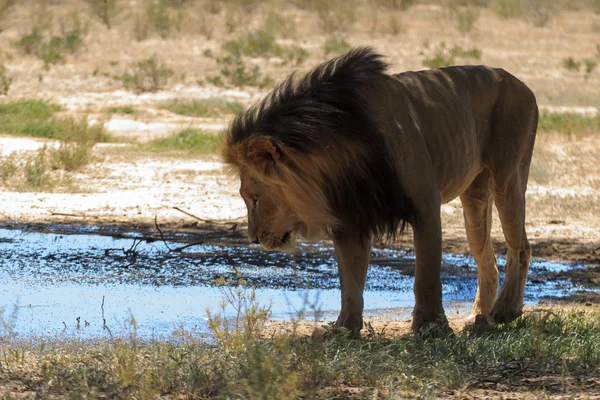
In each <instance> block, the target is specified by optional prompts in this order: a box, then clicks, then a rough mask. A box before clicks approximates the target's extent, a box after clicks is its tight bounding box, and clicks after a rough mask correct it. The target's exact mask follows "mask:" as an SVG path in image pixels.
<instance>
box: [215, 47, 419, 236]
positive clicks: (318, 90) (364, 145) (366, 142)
mask: <svg viewBox="0 0 600 400" xmlns="http://www.w3.org/2000/svg"><path fill="white" fill-rule="evenodd" d="M382 58H383V57H382V56H381V55H380V54H378V53H376V52H374V51H373V50H372V49H371V48H369V47H365V48H355V49H353V50H351V51H350V52H348V53H347V54H345V55H343V56H340V57H337V58H334V59H332V60H330V61H327V62H325V63H323V64H321V65H319V66H317V67H316V68H314V69H313V70H312V71H310V72H309V73H308V74H307V75H305V76H304V77H303V78H301V79H298V78H297V77H296V75H295V74H292V75H290V76H289V77H288V78H287V79H285V80H284V81H283V82H282V83H281V84H279V85H278V86H277V87H276V88H275V89H274V90H273V91H272V92H271V93H270V94H269V95H268V96H267V97H265V99H263V100H262V101H261V102H259V103H258V104H255V105H253V106H252V107H250V108H248V109H247V110H245V111H243V112H241V113H240V114H238V115H237V116H236V117H235V118H234V119H233V121H232V123H231V126H230V129H229V131H228V132H227V134H226V136H225V149H226V150H225V154H226V152H227V149H228V148H229V149H231V148H234V147H235V146H236V145H240V144H242V143H244V142H246V141H248V140H250V139H253V138H256V137H260V136H263V137H268V138H271V139H272V140H273V141H274V142H275V143H280V144H282V149H281V152H282V161H284V162H287V163H288V166H289V168H290V170H292V171H294V173H295V174H297V175H298V177H299V180H301V181H302V180H304V181H307V182H308V181H311V179H307V178H306V177H303V176H302V174H303V173H304V174H320V175H321V176H320V178H319V179H317V180H318V181H319V182H321V183H322V186H324V187H322V188H319V189H320V190H322V191H323V192H324V196H325V197H326V198H327V202H328V207H329V209H330V211H331V213H333V214H334V217H335V219H336V220H337V221H339V222H340V226H337V227H335V229H339V230H343V231H355V230H358V231H359V232H361V233H362V234H364V235H365V236H370V237H376V238H377V237H382V236H385V237H393V236H395V235H396V234H397V233H398V231H399V230H400V231H401V229H402V228H403V227H404V223H405V222H406V221H411V220H413V218H414V215H415V211H414V207H413V205H412V203H411V201H410V200H409V199H408V198H407V197H406V195H405V193H404V190H403V188H402V182H401V181H400V178H399V175H398V172H397V169H396V168H397V167H396V161H395V158H394V155H393V153H392V151H391V149H390V148H389V146H388V145H387V139H386V137H385V135H384V133H383V132H382V130H381V128H380V126H378V124H377V122H376V121H375V119H374V118H373V116H372V111H371V109H370V105H369V104H367V101H366V100H365V97H364V96H363V93H365V91H368V90H369V89H370V88H371V86H370V83H371V82H373V81H375V80H378V79H382V78H383V77H384V74H385V71H386V69H387V64H386V63H385V62H384V61H382ZM286 150H288V151H290V153H294V154H296V156H294V157H296V158H298V155H300V157H302V155H306V156H309V155H319V156H320V157H321V160H323V161H322V162H321V163H320V164H319V165H318V166H315V167H313V168H312V169H311V171H310V172H309V171H305V170H298V168H299V167H300V166H299V164H298V162H296V161H297V160H294V158H293V157H288V159H287V160H286V158H285V157H286ZM225 159H226V161H227V162H229V163H234V161H233V158H232V157H227V156H225ZM292 164H294V165H292ZM294 168H296V170H294ZM312 181H313V182H314V181H315V180H314V179H313V180H312ZM307 189H308V187H307ZM311 206H316V205H311V204H306V207H311Z"/></svg>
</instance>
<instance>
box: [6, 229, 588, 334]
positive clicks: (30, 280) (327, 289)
mask: <svg viewBox="0 0 600 400" xmlns="http://www.w3.org/2000/svg"><path fill="white" fill-rule="evenodd" d="M87 231H88V233H85V234H59V233H36V232H26V231H23V230H18V229H15V230H13V229H0V310H2V309H4V320H5V321H9V322H10V321H11V317H10V315H11V314H13V313H14V314H15V316H16V318H15V320H14V329H13V332H16V334H18V336H19V337H22V338H23V337H28V336H31V337H35V336H45V335H48V336H56V335H68V336H77V337H101V336H107V335H121V334H124V333H127V332H129V331H130V330H131V329H132V324H131V316H133V317H134V318H135V320H136V323H137V333H138V334H139V335H140V336H142V337H147V338H153V337H160V336H168V335H170V334H171V333H172V332H173V331H174V330H175V329H184V330H188V331H189V330H199V331H205V330H206V317H207V313H206V309H207V308H210V309H212V310H217V309H218V308H219V307H220V304H221V301H222V299H223V298H224V296H225V295H224V293H225V291H226V290H227V288H226V287H223V286H220V285H219V284H217V282H216V281H217V280H219V279H225V280H226V281H228V282H230V284H231V285H235V284H237V283H239V282H240V281H245V282H246V284H247V286H253V287H255V288H256V294H257V299H258V301H259V302H260V303H261V304H263V305H266V306H268V305H270V307H271V312H272V314H273V318H276V319H290V318H298V316H299V313H300V314H301V315H302V317H303V318H307V319H312V318H315V317H319V318H325V319H328V320H333V319H335V316H336V315H337V312H338V311H339V306H340V293H339V283H338V276H337V266H336V263H335V260H334V253H333V249H332V248H330V247H327V246H316V245H309V244H301V245H300V246H299V249H298V252H297V253H296V254H293V255H290V254H283V253H279V252H268V251H264V250H261V249H260V247H258V246H254V245H251V246H243V245H225V244H222V245H219V244H203V245H197V246H193V247H189V248H187V249H185V250H184V251H182V252H172V251H169V248H167V244H165V243H163V242H162V241H154V242H152V241H150V242H148V241H145V240H143V239H139V238H140V237H141V236H139V235H136V234H131V235H129V237H127V238H113V237H110V236H102V235H98V234H94V233H93V231H94V229H93V228H88V229H87ZM90 232H91V233H90ZM126 236H127V235H126ZM181 245H182V244H181V243H172V242H171V243H169V242H168V246H169V247H170V248H171V249H173V248H176V247H178V246H181ZM498 262H499V266H502V265H503V263H504V260H503V259H499V260H498ZM573 268H581V267H580V266H573V265H567V264H559V263H554V262H547V261H534V262H532V266H531V272H530V278H529V280H528V284H527V287H526V296H525V299H526V302H528V303H530V304H531V303H536V302H537V301H538V299H539V298H540V297H543V296H564V295H568V294H569V293H570V292H571V291H573V290H574V289H578V288H575V287H574V286H573V284H571V283H569V282H564V281H556V280H553V279H549V277H550V276H551V274H552V273H556V272H560V271H566V270H569V269H573ZM442 271H443V293H444V302H445V304H444V307H445V309H446V312H447V313H448V314H451V313H452V314H457V313H458V314H459V315H466V313H468V311H469V310H470V304H471V302H472V301H473V297H474V296H475V291H476V288H477V275H476V269H475V267H474V263H473V260H472V258H470V257H466V256H460V255H452V254H446V255H444V265H443V267H442ZM413 275H414V255H412V254H406V252H405V251H402V250H397V249H394V248H376V249H374V250H373V253H372V262H371V266H370V268H369V273H368V279H367V286H366V292H365V314H366V315H378V314H385V315H386V318H391V319H393V318H399V319H408V318H410V311H411V308H412V306H413V305H414V297H413V294H412V284H413ZM501 279H502V276H501ZM230 287H231V286H230ZM226 313H227V315H230V316H232V315H233V309H232V308H231V307H228V308H227V309H226ZM78 318H79V322H78V320H77V319H78ZM0 322H1V321H0ZM2 333H3V332H2V325H1V324H0V336H1V335H2Z"/></svg>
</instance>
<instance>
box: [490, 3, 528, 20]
mask: <svg viewBox="0 0 600 400" xmlns="http://www.w3.org/2000/svg"><path fill="white" fill-rule="evenodd" d="M491 8H492V10H494V12H496V14H498V15H499V16H501V17H502V18H505V19H509V18H518V17H522V16H523V14H524V9H523V4H522V3H521V0H494V1H493V2H492V4H491Z"/></svg>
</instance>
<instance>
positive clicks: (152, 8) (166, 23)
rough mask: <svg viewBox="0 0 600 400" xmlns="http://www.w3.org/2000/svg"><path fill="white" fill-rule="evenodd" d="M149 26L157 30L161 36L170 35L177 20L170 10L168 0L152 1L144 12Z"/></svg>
mask: <svg viewBox="0 0 600 400" xmlns="http://www.w3.org/2000/svg"><path fill="white" fill-rule="evenodd" d="M144 18H145V21H144V23H146V24H147V27H149V29H151V30H152V31H154V32H156V33H157V34H158V35H159V36H160V37H161V38H163V39H165V38H167V37H168V36H169V33H170V32H171V29H172V28H173V26H174V25H175V21H174V19H173V17H172V16H171V14H170V12H169V6H168V3H167V0H158V1H150V2H149V3H148V4H147V5H146V10H145V13H144Z"/></svg>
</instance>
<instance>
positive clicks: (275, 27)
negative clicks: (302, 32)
mask: <svg viewBox="0 0 600 400" xmlns="http://www.w3.org/2000/svg"><path fill="white" fill-rule="evenodd" d="M264 30H265V31H266V32H268V33H269V34H270V35H278V36H281V37H284V38H291V37H294V36H295V35H296V30H297V27H296V23H295V22H294V21H293V20H292V19H290V18H286V17H283V16H281V15H279V14H277V13H275V12H273V11H271V12H270V13H269V14H268V15H267V19H266V20H265V26H264Z"/></svg>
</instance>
